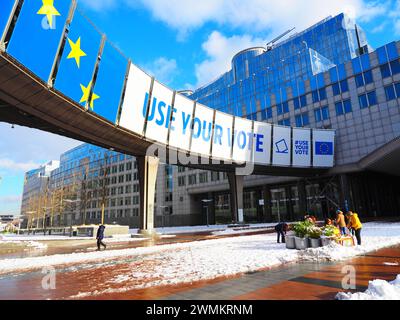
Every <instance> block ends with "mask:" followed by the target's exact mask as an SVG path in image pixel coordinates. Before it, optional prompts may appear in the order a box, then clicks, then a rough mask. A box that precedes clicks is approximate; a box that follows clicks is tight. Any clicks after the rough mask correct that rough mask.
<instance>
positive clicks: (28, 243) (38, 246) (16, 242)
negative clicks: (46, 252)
mask: <svg viewBox="0 0 400 320" xmlns="http://www.w3.org/2000/svg"><path fill="white" fill-rule="evenodd" d="M2 244H7V245H23V246H26V247H28V248H31V249H38V250H41V249H46V248H47V244H44V243H41V242H37V241H32V240H29V241H21V240H4V238H3V240H0V246H1V245H2Z"/></svg>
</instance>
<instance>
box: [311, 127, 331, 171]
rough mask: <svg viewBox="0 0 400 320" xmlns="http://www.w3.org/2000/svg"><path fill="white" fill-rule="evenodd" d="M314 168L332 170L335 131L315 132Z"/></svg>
mask: <svg viewBox="0 0 400 320" xmlns="http://www.w3.org/2000/svg"><path fill="white" fill-rule="evenodd" d="M313 147H314V151H313V166H314V167H322V168H330V167H333V165H334V154H335V131H333V130H313Z"/></svg>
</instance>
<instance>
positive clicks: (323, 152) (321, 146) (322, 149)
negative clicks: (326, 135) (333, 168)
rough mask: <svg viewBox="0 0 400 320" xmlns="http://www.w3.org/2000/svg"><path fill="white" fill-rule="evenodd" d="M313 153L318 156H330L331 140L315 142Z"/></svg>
mask: <svg viewBox="0 0 400 320" xmlns="http://www.w3.org/2000/svg"><path fill="white" fill-rule="evenodd" d="M315 154H316V155H319V156H332V155H333V142H320V141H317V142H315Z"/></svg>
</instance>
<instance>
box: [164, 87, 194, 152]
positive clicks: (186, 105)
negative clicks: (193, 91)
mask: <svg viewBox="0 0 400 320" xmlns="http://www.w3.org/2000/svg"><path fill="white" fill-rule="evenodd" d="M193 108H194V101H193V100H190V99H188V98H186V97H185V96H184V95H182V94H176V96H175V103H174V108H173V109H172V118H171V126H170V133H169V145H170V146H173V147H175V148H179V149H181V150H186V151H189V148H190V135H191V133H192V128H191V125H192V116H193Z"/></svg>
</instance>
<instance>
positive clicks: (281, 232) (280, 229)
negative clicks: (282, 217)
mask: <svg viewBox="0 0 400 320" xmlns="http://www.w3.org/2000/svg"><path fill="white" fill-rule="evenodd" d="M288 229H289V226H288V224H287V223H286V222H280V223H279V224H277V225H276V226H275V231H276V233H277V235H278V239H277V242H278V243H280V238H282V243H285V242H286V241H285V236H286V232H287V231H288Z"/></svg>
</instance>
